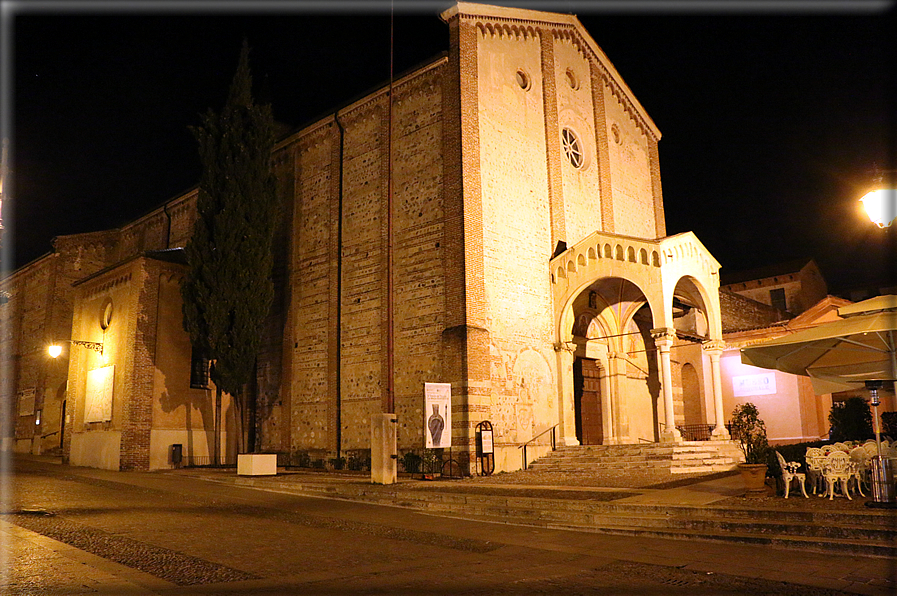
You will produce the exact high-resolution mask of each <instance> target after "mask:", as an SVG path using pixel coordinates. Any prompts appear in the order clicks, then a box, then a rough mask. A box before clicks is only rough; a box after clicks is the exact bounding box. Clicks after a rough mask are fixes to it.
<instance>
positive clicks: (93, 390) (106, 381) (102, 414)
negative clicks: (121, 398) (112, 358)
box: [84, 365, 115, 422]
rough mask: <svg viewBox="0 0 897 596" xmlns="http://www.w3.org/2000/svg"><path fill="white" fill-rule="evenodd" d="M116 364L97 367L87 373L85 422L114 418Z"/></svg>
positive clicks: (104, 420)
mask: <svg viewBox="0 0 897 596" xmlns="http://www.w3.org/2000/svg"><path fill="white" fill-rule="evenodd" d="M114 379H115V365H110V366H104V367H103V368H95V369H93V370H92V371H89V372H88V373H87V392H86V395H85V400H84V401H85V403H84V422H106V421H107V420H112V382H113V380H114Z"/></svg>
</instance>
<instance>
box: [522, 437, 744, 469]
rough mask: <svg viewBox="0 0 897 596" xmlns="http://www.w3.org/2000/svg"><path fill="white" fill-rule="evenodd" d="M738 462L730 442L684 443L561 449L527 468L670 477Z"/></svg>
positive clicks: (735, 451) (732, 464) (727, 466)
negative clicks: (633, 472) (650, 473)
mask: <svg viewBox="0 0 897 596" xmlns="http://www.w3.org/2000/svg"><path fill="white" fill-rule="evenodd" d="M739 461H742V458H741V453H740V451H739V450H738V447H737V446H736V445H735V444H734V443H732V442H730V441H687V442H683V443H677V444H675V445H669V444H656V443H651V444H642V445H585V446H577V447H561V448H559V449H558V450H556V451H553V452H551V453H549V454H548V455H546V456H545V457H542V458H540V459H538V460H536V461H535V462H533V463H532V464H530V465H529V469H531V470H537V471H545V472H565V473H573V474H575V473H576V472H577V471H579V470H583V471H587V472H589V473H594V472H595V471H596V470H597V471H600V470H608V471H624V470H627V469H629V470H632V469H640V470H645V469H648V470H651V469H657V470H661V469H663V470H668V471H669V472H670V473H671V474H694V473H713V472H723V471H728V470H731V469H733V468H735V466H736V465H737V464H738V462H739Z"/></svg>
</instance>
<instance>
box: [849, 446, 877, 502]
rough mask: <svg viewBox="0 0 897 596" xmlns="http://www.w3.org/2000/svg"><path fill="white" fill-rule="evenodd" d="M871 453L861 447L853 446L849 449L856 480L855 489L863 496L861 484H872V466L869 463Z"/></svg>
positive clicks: (868, 485)
mask: <svg viewBox="0 0 897 596" xmlns="http://www.w3.org/2000/svg"><path fill="white" fill-rule="evenodd" d="M871 458H872V455H870V454H869V452H868V451H866V450H865V449H864V448H862V447H855V448H853V449H851V451H850V461H851V462H852V463H853V465H854V468H855V469H854V477H855V478H856V481H857V490H858V491H859V493H860V496H863V497H865V496H866V495H864V494H863V489H862V486H863V485H864V484H865V485H866V486H867V487H870V486H872V466H871V465H870V459H871Z"/></svg>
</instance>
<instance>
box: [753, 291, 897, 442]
mask: <svg viewBox="0 0 897 596" xmlns="http://www.w3.org/2000/svg"><path fill="white" fill-rule="evenodd" d="M838 314H839V315H840V316H841V317H843V318H842V319H840V320H837V321H831V322H828V323H822V324H820V325H817V326H816V327H813V328H811V329H806V330H804V331H798V332H797V333H793V334H791V335H786V336H784V337H780V338H777V339H773V340H770V341H766V342H763V343H759V344H757V345H754V346H750V347H746V348H742V349H741V361H742V362H743V363H745V364H751V365H753V366H759V367H761V368H771V369H775V370H780V371H782V372H787V373H791V374H795V375H803V376H809V377H810V381H811V382H812V383H813V390H814V391H815V392H816V393H817V394H819V395H821V394H824V393H833V392H836V391H845V390H848V389H861V388H863V387H865V386H866V381H892V382H893V381H895V380H897V349H895V341H894V340H895V336H897V296H893V295H889V296H877V297H875V298H870V299H869V300H864V301H863V302H858V303H856V304H851V305H850V306H845V307H842V308H839V309H838ZM873 405H875V406H878V404H877V403H876V401H875V400H874V401H873ZM876 409H877V408H876ZM875 438H876V442H877V443H878V455H879V457H881V437H880V427H879V421H878V416H877V415H876V416H875Z"/></svg>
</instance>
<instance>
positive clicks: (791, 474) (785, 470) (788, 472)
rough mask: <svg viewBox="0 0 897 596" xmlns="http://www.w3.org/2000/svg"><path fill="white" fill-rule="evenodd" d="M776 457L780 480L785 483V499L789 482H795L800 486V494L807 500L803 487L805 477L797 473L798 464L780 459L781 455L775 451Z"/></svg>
mask: <svg viewBox="0 0 897 596" xmlns="http://www.w3.org/2000/svg"><path fill="white" fill-rule="evenodd" d="M776 457H777V458H778V459H779V467H780V468H781V469H782V480H784V481H785V498H786V499H787V498H788V491H789V489H790V488H791V481H792V480H797V482H798V484H800V490H801V492H802V493H804V497H806V498H808V499H809V498H810V497H809V496H808V495H807V489H806V487H805V486H804V483H805V482H806V479H807V476H806V474H803V473H801V472H798V470H800V464H799V463H797V462H796V461H788V462H786V461H785V458H784V457H782V454H781V453H779V452H778V451H776Z"/></svg>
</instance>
